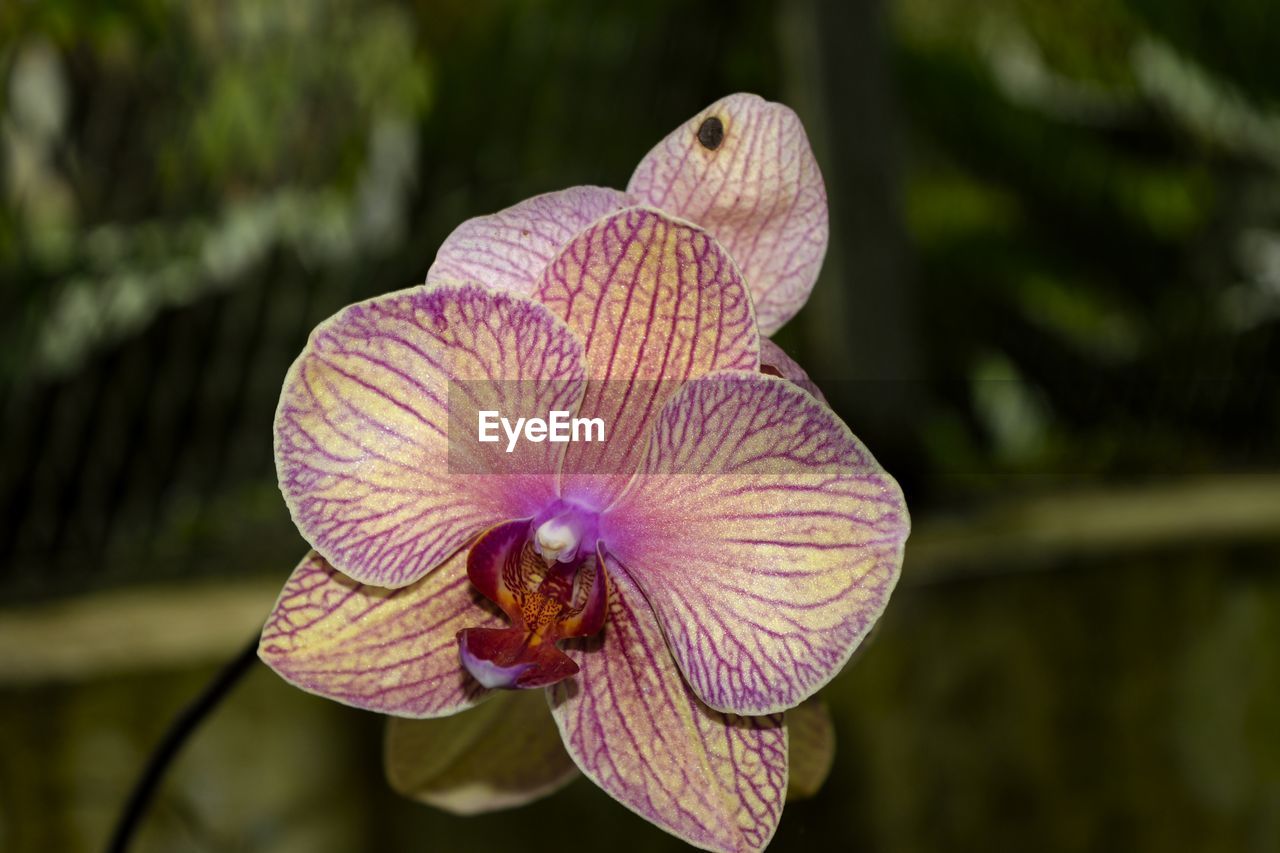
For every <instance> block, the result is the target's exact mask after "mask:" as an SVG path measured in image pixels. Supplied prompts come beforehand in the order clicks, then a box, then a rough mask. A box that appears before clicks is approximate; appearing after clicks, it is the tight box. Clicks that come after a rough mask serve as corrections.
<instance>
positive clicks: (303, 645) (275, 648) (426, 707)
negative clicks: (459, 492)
mask: <svg viewBox="0 0 1280 853" xmlns="http://www.w3.org/2000/svg"><path fill="white" fill-rule="evenodd" d="M502 624H503V619H502V617H501V616H499V615H498V614H497V613H495V612H493V611H492V610H491V609H489V608H487V607H486V606H484V605H483V604H481V603H480V599H479V597H478V596H477V595H475V594H474V593H473V592H472V591H471V588H470V584H469V582H468V581H467V573H466V553H465V552H460V553H458V554H456V555H455V556H454V557H453V558H452V559H450V560H449V561H448V562H446V563H445V564H444V565H442V566H441V567H440V568H439V569H438V570H436V571H434V572H432V573H431V574H429V575H427V576H426V577H425V578H423V579H422V580H420V581H418V582H417V583H415V584H413V585H411V586H407V587H403V588H401V589H394V590H392V589H384V588H382V587H373V586H364V585H361V584H359V583H356V582H355V581H353V580H351V579H350V578H348V577H347V576H346V575H344V574H342V573H341V572H339V571H337V570H336V569H334V568H333V567H332V566H330V565H329V564H328V563H326V562H325V560H324V558H323V557H321V556H320V555H319V554H317V553H316V552H314V551H312V552H311V553H309V554H308V555H307V556H306V558H305V559H304V560H303V561H302V563H301V564H300V565H299V566H298V567H297V568H296V569H294V571H293V574H292V575H290V576H289V580H288V582H287V583H286V584H285V587H284V591H283V592H281V593H280V599H279V601H277V602H276V606H275V608H274V609H273V610H272V611H271V616H270V617H268V619H267V624H266V627H264V628H263V630H262V640H261V642H260V644H259V646H258V656H259V657H260V658H262V660H263V661H264V662H265V663H266V664H267V666H269V667H271V668H272V669H274V670H275V671H276V672H277V673H279V674H280V675H281V676H282V677H283V678H284V679H285V681H288V682H289V683H290V684H293V685H295V686H297V687H300V688H302V689H303V690H306V691H307V692H309V693H315V694H318V695H320V696H325V697H327V698H329V699H334V700H337V701H338V702H342V703H343V704H346V705H353V706H355V707H357V708H365V709H367V710H370V711H379V712H381V713H384V714H396V715H398V716H403V717H438V716H443V715H446V714H453V713H455V712H457V711H460V710H463V709H465V708H469V707H471V706H472V705H475V704H476V703H478V702H479V701H480V700H482V699H483V698H485V696H486V695H487V693H488V691H487V690H485V689H484V688H483V687H482V686H481V685H480V684H479V683H477V682H476V681H475V680H474V679H473V678H471V676H470V675H468V674H467V672H466V671H465V670H464V669H463V668H462V664H461V662H460V661H459V660H458V644H457V641H456V640H455V639H454V636H455V635H456V634H457V632H458V631H459V629H461V628H466V627H472V626H476V625H479V626H488V627H497V626H501V625H502Z"/></svg>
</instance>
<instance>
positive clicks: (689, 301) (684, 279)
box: [536, 208, 760, 508]
mask: <svg viewBox="0 0 1280 853" xmlns="http://www.w3.org/2000/svg"><path fill="white" fill-rule="evenodd" d="M536 297H537V298H538V300H539V301H541V302H542V303H543V304H544V305H546V306H547V307H548V308H550V309H551V311H552V312H553V313H554V314H555V315H556V316H557V317H560V318H561V319H562V320H564V321H565V323H567V324H568V325H569V327H570V328H571V329H573V330H574V331H575V332H576V333H577V334H578V336H579V337H580V338H581V339H582V341H583V343H584V345H585V355H584V360H585V362H586V366H587V377H588V379H589V380H590V381H589V384H588V387H587V390H586V394H585V396H584V398H583V403H582V407H581V410H580V412H579V414H580V415H581V416H583V417H590V418H601V419H602V420H603V421H604V423H605V424H606V440H605V441H604V442H594V443H587V442H578V443H573V444H570V445H569V448H568V451H567V452H566V455H565V461H564V470H565V480H564V486H563V489H562V492H563V494H564V495H565V497H572V498H576V499H580V500H582V501H583V503H585V504H587V505H591V506H593V507H594V508H600V507H603V506H605V505H607V503H608V501H609V500H611V499H612V498H613V497H614V495H616V494H617V491H619V490H620V489H621V488H622V487H623V486H625V484H626V481H627V480H628V479H629V477H630V475H631V474H632V473H633V472H634V471H635V468H636V465H637V464H638V462H639V458H640V453H641V451H642V448H643V445H644V438H645V436H646V435H647V433H648V430H649V426H650V424H651V423H652V422H653V419H654V417H656V415H657V413H658V411H659V410H660V409H661V407H662V404H663V402H664V401H665V400H666V398H667V397H668V396H670V394H671V393H672V392H673V391H674V390H675V388H676V387H677V386H678V384H679V381H681V380H685V379H689V378H692V377H695V376H701V375H703V374H706V373H709V372H711V371H713V370H717V369H721V368H736V369H742V370H755V369H756V368H757V367H758V366H759V363H760V362H759V334H758V333H757V331H756V326H755V321H754V319H753V317H752V314H751V299H750V297H749V296H748V295H747V291H746V287H745V285H744V284H743V281H742V277H741V275H740V274H739V273H738V270H737V268H736V267H735V266H734V264H733V261H732V260H731V259H730V258H729V256H728V255H727V254H725V252H724V250H723V249H722V248H721V247H720V246H719V245H718V244H717V243H716V241H715V240H714V239H712V238H711V237H710V236H709V235H708V234H707V233H706V232H704V231H702V230H701V229H698V228H695V227H693V226H691V225H689V224H688V223H684V222H680V221H677V220H674V219H672V218H670V217H669V216H667V215H665V214H663V213H660V212H658V211H655V210H651V209H648V208H629V209H627V210H623V211H621V212H619V213H616V214H614V215H613V216H610V217H608V218H606V219H603V220H600V221H598V222H596V223H595V224H594V225H592V226H591V227H590V228H588V229H587V230H586V231H584V232H582V233H581V234H579V235H578V236H577V237H575V238H574V240H573V242H571V243H570V244H569V245H568V247H566V248H565V250H564V251H563V252H562V253H561V254H560V255H559V256H557V257H556V259H555V260H554V261H552V262H551V265H550V266H549V267H548V268H547V271H546V274H545V275H544V277H543V281H542V284H541V286H540V288H539V290H538V292H537V294H536ZM597 475H605V476H604V477H603V478H601V477H599V476H597Z"/></svg>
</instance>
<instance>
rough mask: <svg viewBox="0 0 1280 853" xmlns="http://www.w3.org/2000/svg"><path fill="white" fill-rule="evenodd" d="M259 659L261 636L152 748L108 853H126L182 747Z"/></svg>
mask: <svg viewBox="0 0 1280 853" xmlns="http://www.w3.org/2000/svg"><path fill="white" fill-rule="evenodd" d="M257 659H258V637H257V635H255V636H254V638H253V640H252V642H250V643H249V644H248V645H247V646H245V647H244V649H242V650H241V651H240V652H239V654H237V655H236V656H235V657H234V658H232V660H231V661H230V662H228V663H227V665H226V666H224V667H223V668H222V670H221V671H220V672H219V673H218V674H217V675H216V676H215V677H214V679H213V680H212V681H210V682H209V685H208V686H207V687H205V689H204V690H203V691H202V692H201V693H200V695H199V696H197V697H196V698H195V700H194V701H192V702H191V704H189V705H188V706H187V707H186V708H184V709H183V710H182V713H180V714H179V715H178V716H177V717H176V718H174V721H173V723H172V724H170V726H169V730H168V731H167V732H165V734H164V737H163V738H162V739H161V740H160V743H158V744H157V745H156V748H155V750H153V751H152V753H151V757H150V758H149V759H147V764H146V767H144V768H143V771H142V775H141V776H139V777H138V781H137V783H136V784H135V785H134V787H133V790H132V791H131V792H130V793H129V799H128V800H127V801H126V802H125V805H124V810H123V811H121V813H120V819H119V820H118V821H117V822H116V828H115V831H114V832H112V833H111V842H110V844H109V845H108V847H107V851H108V853H127V851H128V850H129V845H130V844H131V843H132V842H133V836H134V834H135V833H136V832H137V831H138V826H139V825H140V824H141V822H142V819H143V818H144V817H146V814H147V809H148V808H150V806H151V801H152V799H154V798H155V794H156V791H157V790H159V788H160V783H161V782H163V781H164V775H165V773H166V772H167V771H168V769H169V765H170V764H172V763H173V760H174V759H175V758H176V757H177V756H178V753H179V752H181V751H182V747H183V746H184V745H185V744H186V742H187V740H188V739H189V738H190V737H191V735H192V734H193V733H194V732H195V730H196V729H198V728H199V727H200V724H201V723H202V722H204V720H205V718H206V717H208V716H209V714H210V713H211V712H212V711H213V709H214V708H216V707H217V706H218V705H219V703H221V702H222V700H223V699H224V698H226V696H227V694H228V693H230V692H231V690H232V688H234V687H235V686H236V684H238V683H239V682H240V679H241V678H243V677H244V675H245V673H247V672H248V671H249V669H250V668H251V667H252V666H253V662H254V661H256V660H257Z"/></svg>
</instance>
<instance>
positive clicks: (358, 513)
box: [275, 285, 583, 587]
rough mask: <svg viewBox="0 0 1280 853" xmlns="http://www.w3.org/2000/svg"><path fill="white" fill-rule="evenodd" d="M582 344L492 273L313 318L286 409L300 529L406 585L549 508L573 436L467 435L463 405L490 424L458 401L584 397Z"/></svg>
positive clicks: (280, 448) (293, 509) (290, 493)
mask: <svg viewBox="0 0 1280 853" xmlns="http://www.w3.org/2000/svg"><path fill="white" fill-rule="evenodd" d="M581 356H582V347H581V344H580V343H579V341H578V340H577V339H576V338H575V337H574V335H573V333H572V332H571V331H569V329H567V328H566V327H565V326H564V324H562V323H561V322H559V321H558V320H556V319H555V318H554V317H553V316H552V315H551V314H550V313H549V312H548V311H547V310H546V309H545V308H543V307H542V306H540V305H536V304H534V303H533V302H530V301H527V300H524V299H521V298H520V297H516V296H511V295H508V294H496V293H491V292H489V291H486V290H484V289H483V288H481V287H479V286H476V285H442V286H437V287H435V288H416V289H412V290H405V291H401V292H399V293H393V294H390V295H388V296H383V297H379V298H377V299H371V300H369V301H367V302H361V303H359V304H357V305H352V306H350V307H348V308H346V309H344V310H342V311H340V312H339V313H338V314H336V315H335V316H333V317H331V318H330V319H329V320H327V321H325V322H324V323H322V324H321V325H320V326H319V327H318V328H317V329H316V330H315V331H314V332H312V334H311V338H310V340H309V341H308V343H307V347H306V349H304V350H303V352H302V355H301V356H299V357H298V360H297V361H296V362H294V364H293V367H291V368H290V370H289V374H288V376H287V377H286V378H285V383H284V389H283V391H282V393H281V396H280V406H279V408H278V409H277V411H276V423H275V429H276V468H277V471H278V474H279V478H280V490H281V491H282V492H283V493H284V496H285V500H286V502H287V503H288V505H289V511H290V513H291V514H292V515H293V520H294V522H295V523H296V524H297V525H298V529H299V530H300V531H301V532H302V535H303V536H304V537H305V538H306V539H307V541H308V542H310V543H311V545H312V546H313V547H314V548H315V549H316V550H317V551H319V552H320V553H321V554H322V555H323V556H324V557H325V559H327V560H328V561H329V562H330V564H332V565H333V567H334V568H336V569H339V570H340V571H342V572H344V573H346V574H348V575H350V576H351V577H353V578H355V579H356V580H358V581H361V582H364V583H372V584H377V585H379V586H389V587H398V586H404V585H406V584H410V583H413V582H414V581H416V580H417V579H418V578H420V577H422V576H423V575H424V574H426V573H427V572H429V571H430V570H431V569H432V568H433V567H435V566H436V565H437V564H439V563H440V561H441V560H443V559H444V558H446V557H448V556H449V555H450V554H452V553H453V552H454V551H456V550H457V549H458V548H459V547H461V546H462V545H463V544H464V543H466V542H467V541H469V540H470V539H471V538H472V537H473V536H475V535H476V534H477V533H479V532H480V531H481V530H483V529H484V528H486V527H488V526H490V525H492V524H494V523H495V522H497V521H501V520H503V519H507V518H517V517H520V516H527V515H531V514H533V513H534V512H536V511H537V509H538V508H539V507H541V506H543V505H545V504H546V503H547V502H548V501H550V500H551V499H552V498H553V496H554V489H555V473H554V472H555V470H556V467H557V464H558V458H559V454H561V453H562V452H563V445H562V444H552V443H549V442H548V443H544V444H534V443H531V442H523V443H521V444H520V453H517V454H504V453H503V451H502V448H501V447H500V444H497V443H495V444H479V443H477V442H475V441H472V440H471V439H472V438H474V436H473V435H468V436H462V435H459V436H456V437H455V441H454V442H453V445H452V446H451V445H450V442H449V440H448V438H447V436H448V430H449V426H450V423H451V421H450V415H451V414H452V415H453V416H454V421H453V423H454V424H455V425H461V426H466V427H469V428H470V429H473V430H474V429H475V428H476V427H475V419H474V416H472V418H471V420H470V422H469V423H467V422H466V421H467V419H466V418H465V417H462V416H460V415H459V414H458V412H461V411H463V410H466V411H470V412H474V411H475V410H477V409H480V408H489V409H494V410H498V411H500V412H501V413H502V414H503V415H508V414H509V415H511V416H512V417H514V416H516V415H527V414H532V413H535V412H536V413H545V412H547V411H548V410H549V409H556V408H558V409H564V410H570V411H571V410H573V409H575V408H576V407H577V403H578V400H579V399H580V398H581V393H582V387H583V367H582V358H581ZM454 380H457V381H454ZM489 380H519V381H489ZM455 408H456V409H457V411H451V410H452V409H455ZM459 428H460V427H459ZM451 451H453V452H454V455H455V456H456V455H458V454H462V455H465V457H466V458H465V459H464V460H459V459H455V458H453V457H451V455H450V454H451ZM486 454H487V455H486ZM451 462H453V463H454V465H453V468H455V469H456V470H453V471H451V464H450V463H451ZM490 473H491V474H492V476H490V475H489V474H490Z"/></svg>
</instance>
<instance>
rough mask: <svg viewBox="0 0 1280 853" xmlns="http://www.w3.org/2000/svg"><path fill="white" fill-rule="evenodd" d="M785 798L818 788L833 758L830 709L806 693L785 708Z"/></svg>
mask: <svg viewBox="0 0 1280 853" xmlns="http://www.w3.org/2000/svg"><path fill="white" fill-rule="evenodd" d="M787 748H788V753H787V761H788V763H789V766H790V771H791V772H790V774H789V775H788V776H787V801H788V802H791V801H794V800H803V799H807V798H809V797H812V796H814V795H815V794H817V793H818V791H820V790H822V785H823V783H824V782H826V781H827V776H828V775H829V774H830V773H831V765H832V764H833V763H834V762H835V758H836V727H835V724H834V723H832V722H831V709H830V708H828V707H827V703H826V702H824V701H823V700H822V699H821V698H820V697H818V696H810V697H809V698H808V699H806V700H804V701H803V702H801V703H800V704H799V705H797V706H796V707H794V708H792V709H791V710H789V711H787Z"/></svg>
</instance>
